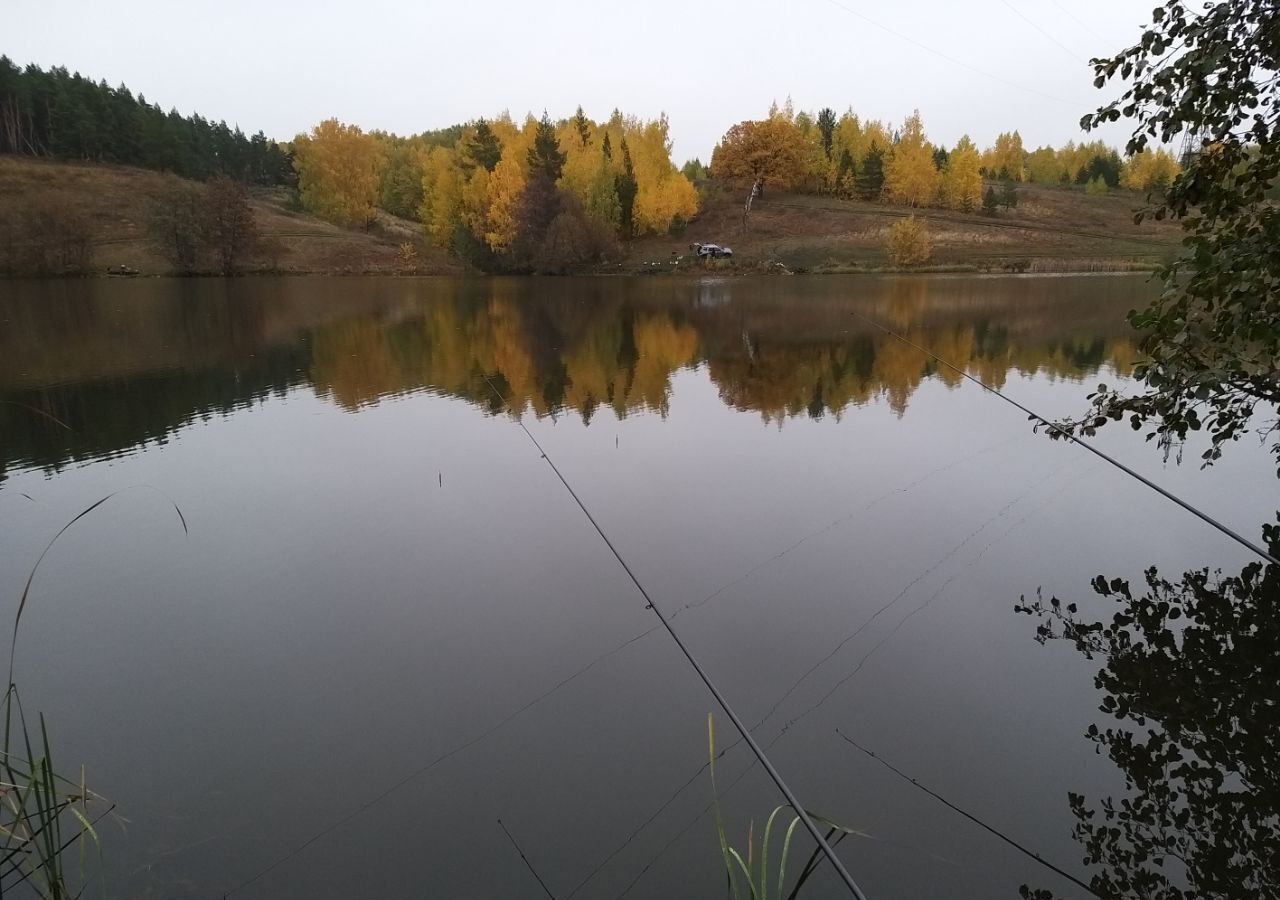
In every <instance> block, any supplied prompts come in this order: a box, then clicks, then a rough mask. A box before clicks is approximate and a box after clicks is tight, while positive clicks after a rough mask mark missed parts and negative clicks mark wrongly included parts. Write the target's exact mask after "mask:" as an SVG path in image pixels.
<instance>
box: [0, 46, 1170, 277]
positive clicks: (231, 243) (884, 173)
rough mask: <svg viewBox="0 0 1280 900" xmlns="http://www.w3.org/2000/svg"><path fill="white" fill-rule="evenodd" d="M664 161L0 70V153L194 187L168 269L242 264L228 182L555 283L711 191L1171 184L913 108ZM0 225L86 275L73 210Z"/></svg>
mask: <svg viewBox="0 0 1280 900" xmlns="http://www.w3.org/2000/svg"><path fill="white" fill-rule="evenodd" d="M671 150H672V145H671V139H670V127H669V123H668V121H667V119H666V117H665V116H659V117H658V118H657V119H652V120H645V119H642V118H639V117H636V116H629V115H626V114H624V113H623V112H621V111H619V110H614V111H613V113H612V114H611V115H610V116H609V118H608V119H607V120H605V121H603V122H601V121H596V120H594V119H592V118H590V117H588V116H587V115H586V114H585V113H584V112H583V110H582V108H581V107H579V108H578V109H577V111H576V112H575V113H574V114H573V115H572V116H569V117H567V118H560V119H553V118H552V117H551V116H550V115H549V114H548V113H547V112H545V111H544V112H543V114H542V116H541V117H540V118H535V117H534V116H533V115H526V116H525V117H524V118H523V119H516V118H514V117H512V116H511V115H510V114H509V113H505V112H504V113H501V114H499V115H497V116H494V117H493V118H483V117H482V118H477V119H474V120H471V121H468V122H466V123H461V124H457V125H453V126H449V127H447V128H442V129H437V130H431V131H423V132H420V133H418V134H414V135H409V136H401V135H395V134H391V133H388V132H383V131H368V132H366V131H364V130H362V129H361V128H360V127H359V126H356V125H354V124H347V123H343V122H340V121H338V120H336V119H327V120H325V121H323V122H320V123H319V124H317V125H316V126H315V127H314V128H312V129H311V130H310V131H309V132H307V133H305V134H300V135H297V136H296V137H295V138H294V139H293V140H292V141H289V142H283V143H282V142H278V141H274V140H271V139H269V138H267V137H266V136H265V135H264V134H263V133H262V132H261V131H259V132H257V133H255V134H254V135H252V136H251V137H247V136H246V135H245V134H244V132H242V131H241V129H240V128H239V127H238V126H229V125H227V124H226V123H225V122H212V121H210V120H208V119H205V118H203V117H202V116H200V115H198V114H191V115H187V116H183V115H181V114H180V113H179V112H177V111H176V110H172V109H171V110H170V111H169V112H164V110H163V109H162V107H160V106H159V105H158V104H155V103H151V102H149V101H148V100H147V99H146V98H145V97H144V96H143V95H141V94H138V95H136V96H135V95H134V94H133V93H132V92H131V91H130V90H129V89H128V88H127V87H126V86H124V85H120V86H119V87H115V88H113V87H111V86H110V85H109V84H107V82H106V81H96V82H95V81H93V80H92V79H90V78H86V77H83V76H82V75H80V74H79V73H78V72H77V73H71V72H69V71H68V70H67V69H66V68H61V67H54V68H51V69H49V70H47V71H46V70H44V69H41V68H40V67H38V66H34V65H29V66H27V67H25V68H20V67H18V66H17V65H15V64H14V63H13V62H12V61H11V60H9V59H8V58H7V57H0V153H8V154H20V155H26V156H31V157H42V158H53V159H64V160H77V161H90V162H100V163H116V164H122V165H129V166H137V167H140V168H145V169H152V170H156V171H161V172H169V173H172V174H174V175H176V176H179V177H180V178H181V179H187V180H188V182H191V181H195V182H209V183H210V185H211V186H210V187H208V188H203V189H202V188H197V187H195V186H193V185H192V184H190V183H179V182H177V181H175V183H174V185H173V190H172V192H171V194H172V196H171V197H170V198H169V200H168V201H166V202H162V203H159V204H157V208H156V209H155V210H154V211H153V214H152V215H151V216H150V218H151V222H150V223H149V225H150V232H151V234H152V236H153V238H154V240H155V241H156V243H157V245H158V246H159V247H160V248H161V249H162V250H163V251H164V252H165V253H166V255H167V256H169V258H170V262H171V264H172V265H173V270H174V271H176V272H188V273H192V272H197V271H222V272H227V273H229V272H234V271H237V270H238V269H239V268H241V266H242V264H243V262H244V260H245V259H247V258H250V257H252V256H253V255H254V254H255V252H257V243H256V235H255V234H254V233H253V225H252V217H251V216H250V215H249V213H248V199H249V195H248V194H247V193H245V192H244V191H237V190H235V189H234V188H233V187H231V186H230V185H229V184H228V182H236V183H240V184H243V185H246V186H256V187H260V188H272V189H280V190H283V191H284V202H286V203H291V204H293V205H294V206H295V207H296V208H299V209H302V210H305V211H307V212H309V213H310V214H312V215H314V216H316V217H318V218H320V219H323V220H325V221H328V222H331V223H334V224H336V225H339V226H342V227H346V228H353V229H365V230H368V229H370V228H371V227H372V226H373V224H374V223H375V222H376V221H377V220H378V217H379V215H380V214H389V215H391V216H396V217H399V218H401V219H407V220H411V221H416V222H418V223H420V225H421V228H422V235H423V239H424V240H425V241H427V242H429V243H431V244H433V245H435V246H437V247H440V248H443V249H446V250H448V251H450V252H452V253H454V254H456V255H457V256H458V257H459V258H461V259H463V260H465V261H466V262H467V263H469V264H470V265H471V266H473V267H474V268H477V269H479V270H482V271H488V272H511V273H529V272H544V273H567V272H573V271H578V270H581V269H584V268H593V267H599V266H601V265H603V264H606V263H610V262H612V261H615V260H618V259H620V258H621V257H622V255H623V254H622V249H621V248H622V244H623V243H624V242H627V241H630V240H632V239H634V238H637V237H642V236H645V235H678V234H680V233H681V232H682V231H683V229H684V227H685V225H687V223H688V222H689V221H690V220H691V219H692V218H693V217H694V216H696V215H697V213H698V210H699V204H700V202H701V200H702V194H703V190H702V189H703V188H704V187H705V185H706V184H707V183H708V182H709V181H710V180H711V179H714V180H715V181H716V182H718V183H721V184H723V185H728V186H730V187H731V188H732V189H734V190H737V189H739V188H741V189H742V190H743V195H744V197H748V198H749V200H748V206H749V205H750V202H754V201H755V200H757V199H759V198H760V197H762V196H763V194H764V191H765V190H766V189H770V190H788V191H797V192H802V193H813V194H824V195H829V196H833V197H839V198H849V199H854V198H856V199H860V200H864V201H871V202H878V203H890V204H900V205H905V206H909V207H929V206H940V207H946V208H950V209H955V210H960V211H965V212H973V211H978V210H979V209H981V210H982V211H985V212H987V213H994V212H995V210H996V207H997V205H1003V206H1005V207H1006V208H1008V207H1011V206H1013V205H1016V202H1017V191H1016V185H1017V184H1018V183H1020V182H1024V181H1027V182H1034V183H1037V184H1048V185H1064V186H1082V187H1083V189H1084V190H1085V191H1086V192H1088V193H1102V192H1106V191H1109V190H1113V189H1117V188H1128V189H1131V190H1135V191H1149V192H1150V191H1160V190H1163V189H1164V188H1165V187H1167V186H1168V185H1169V184H1170V183H1171V182H1172V181H1173V179H1174V178H1176V177H1177V175H1178V173H1179V171H1180V166H1179V163H1178V161H1177V160H1176V159H1174V157H1173V156H1172V155H1171V154H1170V153H1168V152H1167V151H1165V150H1162V149H1157V150H1154V151H1152V150H1144V151H1142V152H1140V153H1138V154H1135V155H1134V156H1131V157H1129V158H1128V159H1122V158H1121V156H1120V154H1119V153H1118V152H1117V151H1116V150H1115V149H1113V148H1110V147H1108V146H1106V145H1105V144H1103V143H1102V142H1099V141H1094V142H1091V143H1076V142H1068V143H1067V144H1065V145H1064V146H1062V147H1059V148H1056V149H1055V148H1053V147H1039V148H1037V149H1035V150H1032V151H1028V150H1027V149H1026V148H1025V147H1024V146H1023V143H1022V137H1021V135H1020V134H1019V132H1018V131H1016V130H1015V131H1011V132H1006V133H1002V134H1000V135H998V136H997V138H996V140H995V142H994V143H993V144H992V145H991V146H989V147H986V148H980V147H979V146H978V145H977V144H976V143H975V142H974V141H973V140H972V139H970V138H969V137H968V136H967V135H966V136H964V137H962V138H960V140H959V141H957V142H956V144H955V145H954V146H953V147H951V148H946V147H944V146H942V145H941V144H938V143H935V142H933V141H931V140H930V139H929V137H928V135H927V134H926V132H925V129H924V123H923V121H922V119H921V116H920V114H919V112H914V113H912V114H911V115H909V116H907V117H906V119H905V120H904V121H903V122H902V124H901V125H900V126H896V127H895V126H891V125H889V124H886V123H885V122H882V121H879V120H874V119H865V120H864V119H862V118H860V117H859V116H858V115H857V114H856V113H854V111H853V110H852V108H850V109H848V110H846V112H845V113H843V114H841V115H839V116H837V115H836V113H835V112H834V111H833V110H832V109H831V108H830V107H827V108H823V109H821V110H819V111H818V112H817V113H816V114H813V113H809V112H804V111H801V112H796V111H795V110H794V109H793V108H792V104H791V102H790V100H789V99H788V101H787V102H786V103H785V104H784V105H783V106H782V107H779V106H778V105H777V104H776V103H775V104H774V105H773V106H771V107H770V109H769V111H768V114H767V115H766V116H765V117H764V118H762V119H759V120H747V121H742V122H738V123H736V124H734V125H732V126H731V127H729V128H728V130H727V131H726V132H725V134H724V136H723V137H722V139H721V140H720V142H719V143H718V144H717V146H716V148H715V150H714V152H713V154H712V157H711V163H710V166H709V167H708V166H705V165H703V164H702V162H701V161H700V160H697V159H694V160H690V161H688V162H686V163H685V164H684V165H683V166H682V167H680V168H677V166H676V164H675V162H674V161H673V159H672V156H671ZM997 185H999V187H1000V190H999V193H997V191H996V186H997ZM62 193H63V194H65V193H66V192H65V191H64V192H62ZM0 213H2V214H0V271H9V272H27V273H31V274H78V273H84V272H87V270H88V269H87V267H88V259H89V246H90V243H91V240H92V235H91V234H90V233H89V228H88V225H87V223H86V222H85V221H84V219H83V216H82V215H80V214H79V213H78V212H77V209H76V203H75V198H74V197H71V196H62V195H60V194H58V193H57V192H54V193H53V194H51V195H49V196H43V197H27V198H23V199H22V200H20V201H19V202H17V203H14V204H11V205H10V207H9V208H8V209H7V210H4V211H0ZM228 217H230V218H229V219H228ZM227 221H232V222H233V223H234V224H233V226H232V227H231V228H230V230H228V227H227V225H226V223H227ZM408 252H410V251H408V250H406V253H408Z"/></svg>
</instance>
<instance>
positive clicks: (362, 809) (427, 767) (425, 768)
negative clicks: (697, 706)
mask: <svg viewBox="0 0 1280 900" xmlns="http://www.w3.org/2000/svg"><path fill="white" fill-rule="evenodd" d="M661 627H662V626H661V625H655V626H653V627H652V628H650V629H649V630H648V631H642V632H641V633H639V634H637V635H634V636H632V637H630V638H627V639H626V640H625V641H623V642H622V643H620V644H618V645H617V646H616V647H614V648H612V649H611V650H607V651H605V652H604V653H602V654H600V655H599V656H597V657H595V658H594V659H592V660H591V661H590V662H589V663H587V664H586V665H585V666H583V667H582V668H580V669H578V670H576V671H575V672H573V673H572V674H570V675H567V676H565V677H564V678H562V679H560V681H558V682H556V683H555V684H554V685H553V686H552V687H550V688H548V689H547V690H545V691H543V692H542V693H541V694H539V695H538V696H536V697H534V698H532V699H531V700H529V701H528V702H526V703H525V704H524V705H523V706H521V707H520V708H519V709H516V710H513V711H512V712H511V713H509V714H508V715H507V716H506V717H505V718H503V719H502V720H501V721H499V722H496V723H494V724H493V725H491V726H489V727H488V728H486V729H485V730H484V731H482V732H480V733H479V734H477V735H476V736H475V737H473V738H471V739H469V740H467V741H465V742H463V743H461V744H458V745H457V746H456V747H454V748H453V749H451V750H446V751H445V752H444V753H441V754H440V755H439V756H436V757H435V758H434V759H432V760H431V761H430V762H427V763H426V764H424V765H422V766H419V767H418V768H417V769H414V770H413V771H412V772H410V773H409V774H408V775H406V776H404V777H403V778H401V779H400V780H399V781H397V782H396V783H395V784H393V785H391V786H390V787H388V788H387V789H386V790H384V791H382V792H380V793H379V794H377V795H375V796H374V797H372V798H370V799H369V800H368V801H366V802H365V803H362V804H361V805H360V806H358V807H356V808H355V809H354V810H352V811H351V812H350V813H348V814H347V815H345V816H343V817H342V818H341V819H338V820H337V821H335V822H333V823H331V824H329V825H328V826H326V827H325V828H323V829H321V830H320V831H318V832H317V833H316V834H314V835H312V836H311V837H309V838H307V839H306V840H305V841H303V842H302V843H301V844H299V845H298V846H297V847H295V848H294V849H292V850H290V851H288V852H287V853H285V854H284V855H283V856H280V857H279V858H277V859H276V860H275V861H273V862H272V863H270V864H269V865H267V866H266V867H264V868H263V869H261V870H259V871H258V872H257V873H255V874H254V875H253V876H251V877H249V878H247V879H245V880H244V881H242V882H240V883H239V884H237V885H236V886H235V887H233V888H231V889H230V890H227V891H224V892H223V894H222V896H223V898H224V900H225V898H226V897H229V896H231V895H232V894H234V893H236V892H238V891H241V890H243V889H244V888H246V887H248V886H249V885H251V884H253V883H254V882H255V881H257V880H258V879H259V878H261V877H262V876H264V875H266V874H267V873H269V872H271V871H272V870H274V869H276V868H278V867H279V866H281V865H283V864H284V863H286V862H288V861H289V860H291V859H293V858H294V857H295V856H297V855H298V854H299V853H301V852H302V851H303V850H306V849H307V848H308V847H310V846H311V845H312V844H314V843H315V842H316V841H318V840H320V839H321V838H323V837H325V836H326V835H328V834H332V833H333V832H334V831H337V830H338V828H340V827H341V826H343V825H345V824H346V823H348V822H350V821H351V820H352V819H355V818H357V817H358V816H360V815H362V814H363V813H366V812H368V811H369V810H370V809H372V808H373V807H374V806H376V805H377V804H379V803H381V802H382V801H383V800H385V799H386V798H388V797H390V796H391V795H392V794H394V793H396V792H397V791H399V790H400V788H402V787H404V786H405V785H407V784H409V783H410V782H412V781H414V780H415V779H417V778H418V777H419V776H421V775H425V774H426V773H427V772H429V771H431V770H432V769H434V768H435V767H436V766H438V765H440V764H441V763H442V762H444V761H445V760H448V759H451V758H453V757H454V756H457V755H458V754H459V753H461V752H462V751H464V750H469V749H470V748H472V747H474V746H475V745H476V744H478V743H480V742H481V741H483V740H484V739H485V738H487V737H489V736H490V735H492V734H494V733H496V732H497V731H499V730H500V729H502V728H503V727H504V726H506V725H507V724H508V723H510V722H511V721H513V720H514V719H516V718H517V717H518V716H520V715H522V714H523V713H525V712H527V711H528V710H530V709H532V708H533V707H534V706H537V705H538V704H539V703H541V702H542V701H543V700H546V699H547V698H548V697H550V696H551V695H552V694H554V693H555V692H556V691H558V690H560V689H561V688H563V687H565V686H566V685H568V684H569V683H570V682H572V681H574V680H576V679H577V678H579V677H581V676H582V675H584V674H586V673H587V672H588V671H590V670H591V669H593V668H594V667H595V666H597V665H599V664H600V663H601V662H603V661H604V660H605V659H607V658H608V657H610V656H613V655H614V654H616V653H619V652H621V651H622V650H623V649H625V648H626V647H629V646H630V645H631V644H634V643H635V642H636V641H638V640H640V639H641V638H643V637H647V636H648V635H650V634H652V633H653V632H655V631H658V630H660V629H661ZM730 746H732V745H730ZM726 749H727V748H726Z"/></svg>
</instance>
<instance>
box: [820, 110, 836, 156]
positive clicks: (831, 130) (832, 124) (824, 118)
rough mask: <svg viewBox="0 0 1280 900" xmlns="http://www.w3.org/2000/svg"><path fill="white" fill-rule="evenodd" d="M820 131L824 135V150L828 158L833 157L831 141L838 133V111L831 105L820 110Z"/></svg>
mask: <svg viewBox="0 0 1280 900" xmlns="http://www.w3.org/2000/svg"><path fill="white" fill-rule="evenodd" d="M818 132H819V133H820V134H821V135H822V152H823V153H825V154H826V156H827V159H830V158H831V142H832V140H833V138H834V136H835V133H836V113H835V110H833V109H832V108H831V107H829V106H826V107H823V108H822V109H821V110H819V112H818Z"/></svg>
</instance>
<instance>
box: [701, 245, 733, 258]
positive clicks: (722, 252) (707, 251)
mask: <svg viewBox="0 0 1280 900" xmlns="http://www.w3.org/2000/svg"><path fill="white" fill-rule="evenodd" d="M693 249H694V252H695V253H697V254H698V255H699V256H702V257H710V258H711V259H717V258H719V257H727V256H733V251H732V250H730V249H729V248H728V247H721V246H720V245H719V244H694V245H693Z"/></svg>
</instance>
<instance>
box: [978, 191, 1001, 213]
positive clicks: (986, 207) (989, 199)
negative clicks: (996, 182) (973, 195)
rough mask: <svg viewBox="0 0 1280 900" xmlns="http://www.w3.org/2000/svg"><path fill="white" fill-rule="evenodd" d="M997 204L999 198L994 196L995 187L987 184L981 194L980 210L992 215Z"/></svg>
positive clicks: (998, 203)
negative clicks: (983, 192)
mask: <svg viewBox="0 0 1280 900" xmlns="http://www.w3.org/2000/svg"><path fill="white" fill-rule="evenodd" d="M999 205H1000V199H999V198H998V197H996V189H995V188H994V187H990V186H988V187H987V192H986V193H985V194H983V195H982V211H983V212H984V213H986V214H987V215H989V216H994V215H995V214H996V208H997V207H999Z"/></svg>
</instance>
